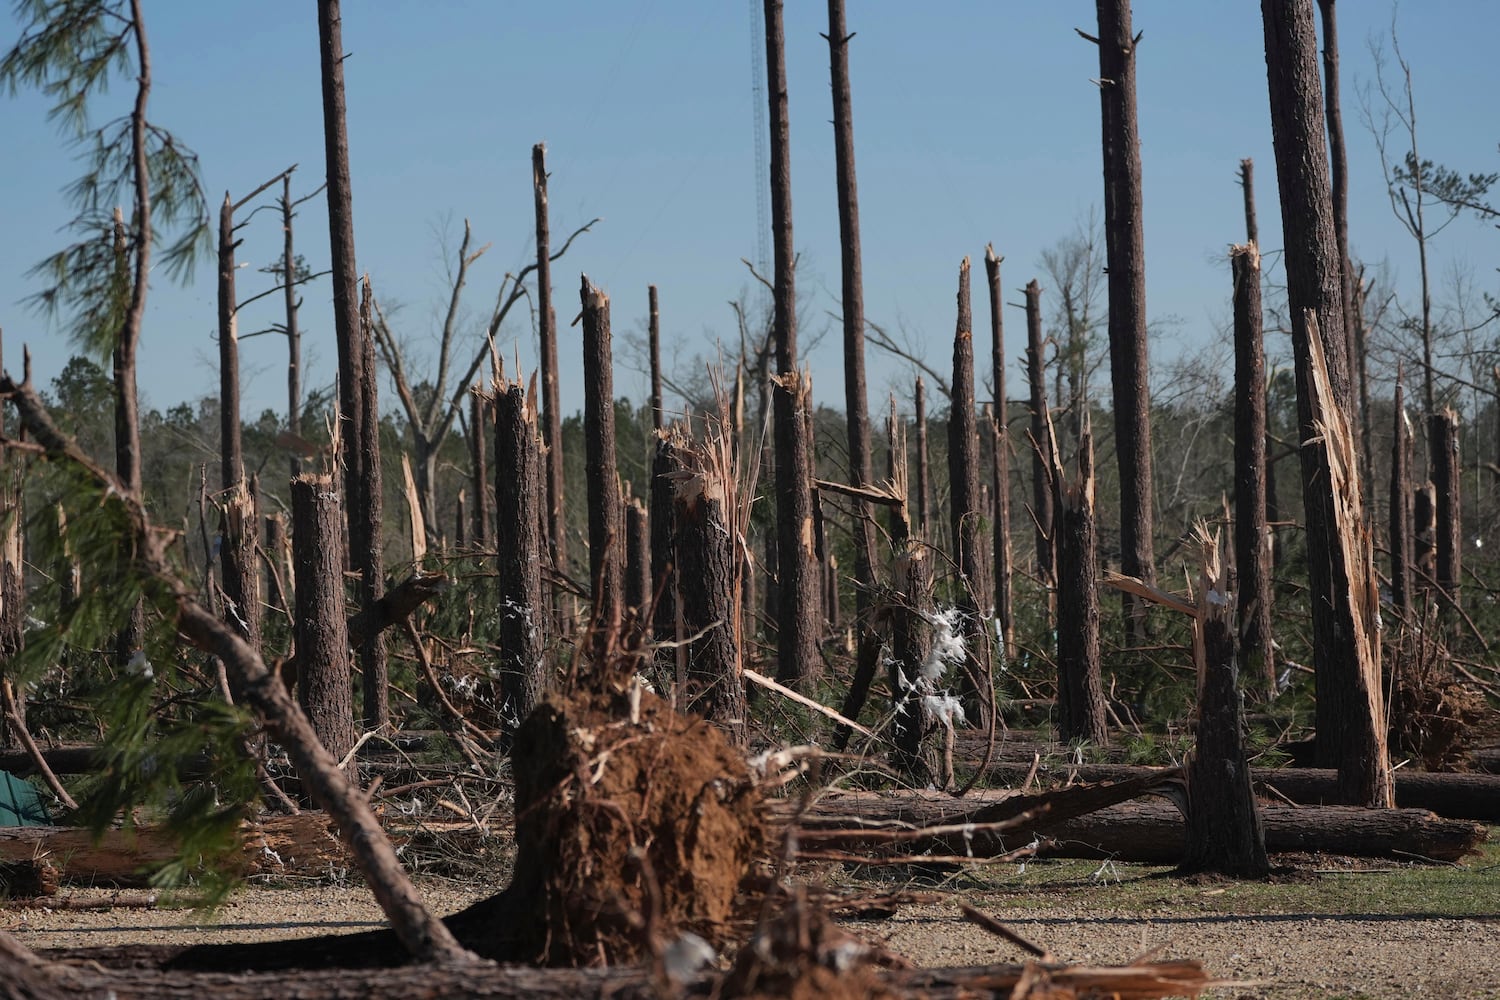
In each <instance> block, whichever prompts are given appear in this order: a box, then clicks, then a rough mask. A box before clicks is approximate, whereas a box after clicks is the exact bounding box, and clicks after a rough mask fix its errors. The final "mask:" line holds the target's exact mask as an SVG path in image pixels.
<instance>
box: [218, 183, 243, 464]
mask: <svg viewBox="0 0 1500 1000" xmlns="http://www.w3.org/2000/svg"><path fill="white" fill-rule="evenodd" d="M237 245H238V244H236V243H235V240H234V204H233V202H231V201H230V200H229V192H228V191H225V192H224V204H223V205H222V206H221V207H220V208H219V465H220V467H219V488H220V489H223V490H227V489H230V488H231V487H233V486H235V485H237V484H238V483H239V482H240V481H241V480H243V479H244V478H245V460H244V452H243V449H242V448H241V445H240V350H239V317H238V308H237V305H236V299H235V291H234V272H235V267H234V248H235V247H236V246H237Z"/></svg>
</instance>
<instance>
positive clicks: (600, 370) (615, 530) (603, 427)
mask: <svg viewBox="0 0 1500 1000" xmlns="http://www.w3.org/2000/svg"><path fill="white" fill-rule="evenodd" d="M579 297H580V299H581V300H582V303H583V444H584V478H585V480H586V484H587V487H588V497H589V583H590V586H591V587H592V588H593V595H594V614H593V628H594V634H593V639H594V652H595V654H596V655H599V656H601V657H602V656H603V655H604V654H605V653H606V651H607V649H608V643H610V642H612V641H613V640H614V638H615V637H616V636H618V635H619V625H620V614H621V609H622V608H623V605H624V600H625V593H624V591H625V566H624V563H625V538H624V535H623V534H622V532H621V526H622V525H623V523H624V519H623V517H622V515H621V511H620V479H619V475H618V473H617V472H616V471H615V470H616V462H615V388H614V361H613V352H612V350H611V345H610V328H609V296H608V295H605V294H604V292H603V291H601V290H600V289H598V288H596V287H594V286H593V285H591V284H589V279H588V276H587V275H584V276H583V284H582V288H581V289H580V290H579Z"/></svg>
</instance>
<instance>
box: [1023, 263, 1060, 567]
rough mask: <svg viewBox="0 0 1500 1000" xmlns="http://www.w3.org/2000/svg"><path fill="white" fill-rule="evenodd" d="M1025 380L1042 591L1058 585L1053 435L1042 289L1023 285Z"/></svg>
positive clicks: (1032, 506) (1032, 514) (1033, 501)
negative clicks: (1054, 542)
mask: <svg viewBox="0 0 1500 1000" xmlns="http://www.w3.org/2000/svg"><path fill="white" fill-rule="evenodd" d="M1026 379H1027V382H1028V383H1029V384H1030V386H1031V517H1032V520H1033V522H1034V524H1035V527H1036V572H1037V576H1038V578H1040V580H1041V582H1042V587H1043V588H1048V589H1050V588H1051V587H1053V586H1054V585H1055V584H1056V582H1057V560H1056V557H1055V555H1054V554H1053V547H1052V529H1053V523H1054V518H1053V513H1052V471H1051V470H1052V467H1053V464H1054V457H1053V454H1052V435H1051V434H1049V433H1048V432H1047V374H1046V364H1045V361H1044V359H1043V355H1042V287H1041V286H1040V285H1038V284H1037V283H1036V280H1035V279H1033V280H1032V281H1030V282H1028V283H1027V285H1026Z"/></svg>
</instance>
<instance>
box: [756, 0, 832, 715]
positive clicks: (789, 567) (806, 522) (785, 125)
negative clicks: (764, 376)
mask: <svg viewBox="0 0 1500 1000" xmlns="http://www.w3.org/2000/svg"><path fill="white" fill-rule="evenodd" d="M765 25H766V81H767V91H768V99H769V101H770V112H771V114H770V126H771V236H772V239H771V244H772V248H773V253H774V257H775V282H774V289H775V291H774V298H775V319H774V327H773V330H774V333H773V339H774V340H775V342H776V378H775V380H774V381H775V389H774V391H773V396H772V401H773V406H774V412H775V439H776V533H777V536H778V537H777V546H776V548H777V552H776V558H777V563H776V564H777V567H778V570H779V572H778V574H777V594H778V597H777V635H776V678H777V680H779V681H781V682H782V683H788V684H792V685H794V686H797V687H806V686H808V685H810V684H811V683H812V682H813V680H814V679H815V678H816V677H817V675H818V672H819V671H818V665H819V660H818V653H817V633H818V629H817V619H818V578H817V568H816V566H815V565H814V558H813V510H812V488H811V484H810V483H809V482H808V477H807V469H808V461H809V454H808V448H809V443H808V440H807V434H806V429H805V428H806V425H805V423H804V422H803V420H802V408H803V398H804V395H805V393H806V392H807V387H806V384H805V379H804V378H803V375H802V372H801V371H800V370H799V369H798V367H797V288H796V253H795V249H794V246H793V243H792V165H791V132H790V122H789V120H788V112H787V84H786V43H785V34H786V33H785V29H784V28H783V26H782V2H781V0H765Z"/></svg>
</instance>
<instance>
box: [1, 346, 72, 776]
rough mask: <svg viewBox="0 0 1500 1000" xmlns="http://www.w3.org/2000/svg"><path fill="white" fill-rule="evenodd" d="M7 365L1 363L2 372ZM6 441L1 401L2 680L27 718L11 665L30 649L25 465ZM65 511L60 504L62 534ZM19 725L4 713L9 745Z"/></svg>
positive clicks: (19, 712) (23, 693)
mask: <svg viewBox="0 0 1500 1000" xmlns="http://www.w3.org/2000/svg"><path fill="white" fill-rule="evenodd" d="M4 367H5V366H4V365H3V364H0V371H3V370H4ZM6 440H8V438H7V436H6V427H5V405H4V404H3V403H0V681H3V682H4V683H5V684H14V689H15V698H16V706H15V708H16V715H17V716H18V717H19V718H20V719H22V720H24V719H25V712H26V706H25V696H26V685H25V684H22V683H20V682H19V680H18V679H17V678H16V677H15V676H14V675H13V673H12V670H11V664H13V663H14V662H15V659H16V657H18V656H20V655H21V652H22V650H24V649H25V648H26V590H25V584H24V580H25V577H24V574H25V568H26V560H25V555H26V550H25V540H24V535H23V534H22V530H21V529H22V526H23V525H24V523H25V520H26V517H25V510H24V508H23V507H22V505H21V501H22V497H23V494H22V490H21V484H22V475H21V464H20V462H19V461H17V459H16V457H15V456H14V455H13V454H11V451H10V449H9V448H7V447H5V443H4V442H5V441H6ZM61 512H62V507H61V506H59V507H58V519H59V525H58V527H59V532H58V534H59V536H60V537H61V535H62V534H63V532H62V531H61V528H62V524H61V519H62V513H61ZM18 728H19V726H17V725H13V724H12V723H11V720H10V719H9V717H8V715H6V713H3V712H0V732H3V733H4V736H5V745H6V746H8V747H9V746H14V745H15V744H16V740H17V738H18V736H19V733H18V732H17V729H18Z"/></svg>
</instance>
